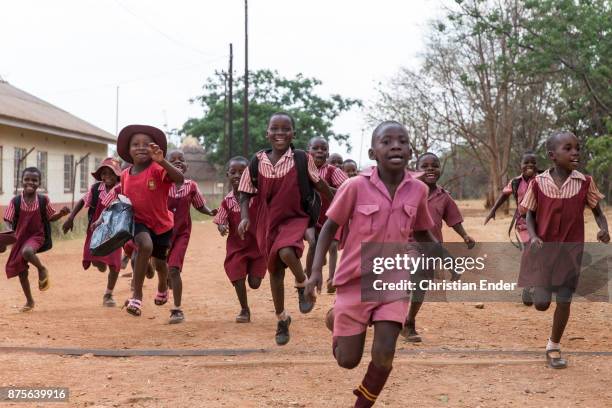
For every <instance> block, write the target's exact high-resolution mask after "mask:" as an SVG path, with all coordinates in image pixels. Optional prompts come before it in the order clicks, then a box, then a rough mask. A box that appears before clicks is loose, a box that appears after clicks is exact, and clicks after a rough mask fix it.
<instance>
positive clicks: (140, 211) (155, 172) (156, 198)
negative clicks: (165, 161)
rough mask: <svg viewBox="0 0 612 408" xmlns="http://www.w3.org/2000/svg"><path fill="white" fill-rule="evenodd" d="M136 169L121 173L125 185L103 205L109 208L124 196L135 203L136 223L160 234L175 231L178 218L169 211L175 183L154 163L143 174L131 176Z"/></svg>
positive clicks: (114, 191)
mask: <svg viewBox="0 0 612 408" xmlns="http://www.w3.org/2000/svg"><path fill="white" fill-rule="evenodd" d="M132 168H133V167H129V168H127V169H125V170H123V171H122V172H121V184H119V185H118V186H117V187H115V189H114V190H113V194H108V195H107V196H106V197H105V199H104V200H103V201H102V204H103V205H104V206H108V205H109V204H110V203H111V202H112V201H113V200H114V199H115V198H116V197H117V194H123V195H125V196H127V197H128V198H129V199H130V201H131V202H132V208H133V210H134V221H135V222H137V223H139V224H144V225H145V226H147V228H149V229H150V230H152V231H153V233H154V234H156V235H159V234H163V233H164V232H167V231H169V230H171V229H172V227H173V226H174V216H173V214H172V211H170V210H168V193H169V192H170V188H171V187H172V185H173V184H174V183H173V182H172V180H170V178H169V177H168V174H167V173H166V170H165V169H164V168H163V167H162V166H160V165H159V164H157V163H156V162H153V161H152V162H151V164H150V165H149V167H147V168H146V169H144V170H143V171H141V172H140V173H139V174H136V175H132V174H130V170H132Z"/></svg>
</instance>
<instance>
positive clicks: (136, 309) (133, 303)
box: [122, 299, 142, 316]
mask: <svg viewBox="0 0 612 408" xmlns="http://www.w3.org/2000/svg"><path fill="white" fill-rule="evenodd" d="M123 307H127V309H126V310H127V312H128V313H129V314H131V315H132V316H140V315H141V314H142V301H140V300H138V299H128V300H126V301H125V303H124V304H123ZM123 307H122V309H123Z"/></svg>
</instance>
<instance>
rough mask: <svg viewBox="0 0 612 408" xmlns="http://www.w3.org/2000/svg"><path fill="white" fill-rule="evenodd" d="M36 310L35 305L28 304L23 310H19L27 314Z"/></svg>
mask: <svg viewBox="0 0 612 408" xmlns="http://www.w3.org/2000/svg"><path fill="white" fill-rule="evenodd" d="M33 309H34V305H33V304H32V305H28V304H27V303H26V304H25V305H23V306H22V307H21V309H19V311H20V312H21V313H27V312H31V311H32V310H33Z"/></svg>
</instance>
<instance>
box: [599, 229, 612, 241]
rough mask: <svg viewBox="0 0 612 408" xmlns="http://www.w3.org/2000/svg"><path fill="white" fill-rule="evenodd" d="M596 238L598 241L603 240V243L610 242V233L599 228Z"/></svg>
mask: <svg viewBox="0 0 612 408" xmlns="http://www.w3.org/2000/svg"><path fill="white" fill-rule="evenodd" d="M597 240H598V241H599V242H603V243H604V244H607V243H609V242H610V233H609V232H608V231H606V230H599V232H598V233H597Z"/></svg>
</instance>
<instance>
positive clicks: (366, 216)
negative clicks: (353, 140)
mask: <svg viewBox="0 0 612 408" xmlns="http://www.w3.org/2000/svg"><path fill="white" fill-rule="evenodd" d="M411 153H412V152H411V150H410V145H409V140H408V132H407V131H406V129H405V128H404V126H403V125H401V124H400V123H398V122H394V121H387V122H383V123H381V124H380V125H378V127H377V128H376V129H375V130H374V132H373V134H372V147H371V148H370V150H369V156H370V159H372V160H376V162H377V166H376V167H374V168H372V169H370V170H366V171H364V172H362V173H361V174H360V175H359V176H357V177H353V178H351V179H349V180H348V181H346V182H345V183H344V184H342V186H340V188H339V189H338V192H337V194H336V197H335V198H334V200H333V202H332V204H331V207H330V209H329V210H328V211H327V217H328V219H327V221H326V222H325V225H324V226H323V229H322V230H321V235H320V237H319V242H318V245H317V249H316V254H315V259H314V262H313V267H312V275H311V276H310V278H309V280H308V283H307V286H306V294H307V295H308V296H310V297H311V298H314V292H315V287H316V288H317V289H318V290H320V288H321V284H322V268H323V262H324V258H325V254H326V253H327V251H328V249H329V246H330V244H331V241H332V239H333V237H334V235H335V233H336V231H337V230H338V228H339V227H340V226H343V225H347V224H348V223H349V222H350V223H351V228H350V230H349V232H348V237H347V240H346V246H345V247H344V252H343V254H342V259H341V260H340V264H339V266H338V270H337V271H336V274H335V276H334V282H333V283H334V286H335V287H336V289H337V295H336V301H335V304H334V308H333V309H332V310H331V311H330V312H331V314H333V344H332V347H333V354H334V357H335V358H336V360H337V362H338V365H340V366H341V367H344V368H354V367H356V366H357V365H358V364H359V361H360V360H361V357H362V354H363V349H364V345H365V338H366V329H367V326H368V325H371V324H373V325H374V341H373V345H372V361H371V362H370V365H369V366H368V371H367V372H366V374H365V377H364V379H363V381H362V383H361V384H360V385H359V386H358V388H357V389H356V390H355V391H354V392H353V393H354V394H355V395H356V396H357V401H356V403H355V407H370V406H372V405H373V404H374V402H375V401H376V397H377V396H378V394H379V393H380V391H381V390H382V388H383V386H384V384H385V383H386V381H387V378H388V376H389V373H390V372H391V368H392V363H393V357H394V355H395V345H396V341H397V337H398V335H399V332H400V330H401V328H402V325H403V323H404V322H405V320H406V316H407V314H408V301H407V299H406V298H400V299H398V300H392V301H388V302H385V301H379V302H370V301H368V302H362V300H361V295H362V291H361V287H362V285H361V280H362V272H361V269H362V265H361V256H362V255H361V252H362V243H364V242H371V243H388V244H394V243H396V244H397V243H405V242H408V241H409V239H410V238H411V237H414V238H415V239H416V240H417V241H419V242H436V240H435V238H433V236H432V235H431V234H430V233H429V231H428V230H429V229H431V228H432V227H433V226H434V223H433V221H432V219H431V216H430V215H429V210H428V207H427V193H428V189H427V186H426V185H425V184H424V183H423V182H421V181H419V180H417V179H415V178H413V177H412V176H411V175H410V174H409V173H408V171H406V163H407V162H408V160H409V159H410V156H411ZM363 278H366V276H365V275H363Z"/></svg>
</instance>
